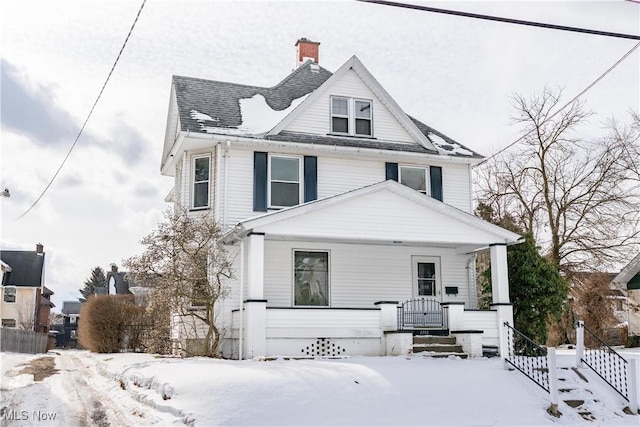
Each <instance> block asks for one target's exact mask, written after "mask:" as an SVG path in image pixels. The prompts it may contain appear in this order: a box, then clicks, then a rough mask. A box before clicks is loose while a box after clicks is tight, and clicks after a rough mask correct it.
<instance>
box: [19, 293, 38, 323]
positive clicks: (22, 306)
mask: <svg viewBox="0 0 640 427" xmlns="http://www.w3.org/2000/svg"><path fill="white" fill-rule="evenodd" d="M16 311H17V314H18V319H17V320H18V322H17V326H18V328H19V329H22V330H23V331H34V330H35V326H36V303H35V300H34V299H23V300H22V301H20V302H19V303H18V305H17V306H16Z"/></svg>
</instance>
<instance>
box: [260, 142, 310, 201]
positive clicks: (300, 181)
mask: <svg viewBox="0 0 640 427" xmlns="http://www.w3.org/2000/svg"><path fill="white" fill-rule="evenodd" d="M274 157H278V158H285V159H297V160H298V205H300V204H302V203H304V170H303V163H304V159H303V156H292V155H289V154H278V153H273V154H271V153H269V163H268V165H267V170H268V174H267V202H268V205H269V209H284V208H289V207H291V206H278V205H272V204H271V181H272V180H271V172H272V171H273V168H272V167H271V159H273V158H274ZM276 182H289V183H291V182H295V181H282V180H276ZM293 206H297V205H293Z"/></svg>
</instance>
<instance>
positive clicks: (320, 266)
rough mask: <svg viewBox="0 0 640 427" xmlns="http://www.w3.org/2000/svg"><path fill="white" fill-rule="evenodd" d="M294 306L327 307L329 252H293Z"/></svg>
mask: <svg viewBox="0 0 640 427" xmlns="http://www.w3.org/2000/svg"><path fill="white" fill-rule="evenodd" d="M293 258H294V260H293V265H294V267H293V268H294V272H293V281H294V284H293V286H294V305H312V306H325V307H326V306H328V305H329V252H317V251H294V255H293Z"/></svg>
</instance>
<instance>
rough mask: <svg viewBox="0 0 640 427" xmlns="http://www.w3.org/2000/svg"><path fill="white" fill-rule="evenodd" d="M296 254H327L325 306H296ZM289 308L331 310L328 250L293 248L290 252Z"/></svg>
mask: <svg viewBox="0 0 640 427" xmlns="http://www.w3.org/2000/svg"><path fill="white" fill-rule="evenodd" d="M296 252H321V253H326V254H327V305H296ZM291 307H302V308H305V307H309V308H331V251H330V250H329V249H305V248H294V249H292V250H291Z"/></svg>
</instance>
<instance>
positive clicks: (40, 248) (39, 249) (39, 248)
mask: <svg viewBox="0 0 640 427" xmlns="http://www.w3.org/2000/svg"><path fill="white" fill-rule="evenodd" d="M36 253H37V254H38V255H42V254H44V246H43V245H42V243H36Z"/></svg>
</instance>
